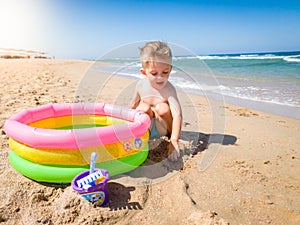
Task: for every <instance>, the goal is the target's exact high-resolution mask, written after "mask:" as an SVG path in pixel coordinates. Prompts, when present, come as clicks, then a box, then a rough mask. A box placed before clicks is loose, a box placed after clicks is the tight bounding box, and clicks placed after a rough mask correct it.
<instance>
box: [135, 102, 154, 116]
mask: <svg viewBox="0 0 300 225" xmlns="http://www.w3.org/2000/svg"><path fill="white" fill-rule="evenodd" d="M136 109H137V110H141V111H143V112H144V113H147V114H148V116H149V117H150V119H153V118H154V117H155V116H154V113H153V111H152V109H151V107H150V105H148V104H146V103H145V102H143V101H141V102H140V104H139V105H138V106H137V107H136Z"/></svg>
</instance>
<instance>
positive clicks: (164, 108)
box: [155, 103, 170, 116]
mask: <svg viewBox="0 0 300 225" xmlns="http://www.w3.org/2000/svg"><path fill="white" fill-rule="evenodd" d="M155 111H156V113H157V114H158V115H159V116H164V115H167V114H169V113H170V107H169V105H168V104H167V103H159V104H157V105H156V106H155Z"/></svg>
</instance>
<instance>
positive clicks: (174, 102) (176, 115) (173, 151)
mask: <svg viewBox="0 0 300 225" xmlns="http://www.w3.org/2000/svg"><path fill="white" fill-rule="evenodd" d="M169 105H170V110H171V114H172V118H173V121H172V133H171V140H170V141H171V143H170V147H169V152H170V156H169V159H170V160H172V161H176V160H177V159H178V157H179V156H180V152H179V146H178V141H179V138H180V132H181V123H182V116H181V115H182V113H181V107H180V104H179V101H178V99H177V97H174V96H171V97H169Z"/></svg>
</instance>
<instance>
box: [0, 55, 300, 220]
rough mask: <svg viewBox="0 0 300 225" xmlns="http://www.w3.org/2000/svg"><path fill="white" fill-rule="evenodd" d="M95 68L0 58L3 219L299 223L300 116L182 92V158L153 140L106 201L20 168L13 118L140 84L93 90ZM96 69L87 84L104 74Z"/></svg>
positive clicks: (124, 82) (114, 96)
mask: <svg viewBox="0 0 300 225" xmlns="http://www.w3.org/2000/svg"><path fill="white" fill-rule="evenodd" d="M92 64H93V62H89V61H75V60H49V59H0V76H1V83H0V99H1V110H0V116H1V123H0V126H1V127H0V128H1V151H0V157H1V161H0V162H1V163H0V165H1V166H0V168H1V169H0V181H1V185H0V187H1V192H0V198H1V201H0V223H1V224H26V225H27V224H299V223H300V152H299V147H298V146H299V145H300V139H299V133H300V132H299V131H300V130H299V129H300V121H299V120H296V119H292V118H287V117H282V116H277V115H272V114H268V113H264V112H260V111H255V110H252V109H247V108H243V107H239V106H233V105H229V104H224V103H220V102H215V101H212V100H208V99H206V98H204V97H199V96H193V95H186V94H184V93H181V94H179V96H180V100H181V104H182V108H183V113H184V114H183V115H184V117H183V129H182V134H181V139H180V147H181V158H180V159H179V160H178V162H176V163H171V162H169V161H168V160H166V159H165V157H166V154H167V153H166V148H167V145H168V142H166V141H165V140H163V139H156V140H151V141H150V152H149V156H148V159H147V161H146V162H145V163H144V165H143V166H141V167H140V168H139V169H137V170H135V171H133V172H131V173H129V174H125V175H123V176H118V177H113V178H112V179H111V180H110V182H109V184H108V188H109V203H108V205H107V206H106V207H94V206H93V205H92V204H91V203H89V202H87V201H85V200H84V199H82V198H81V197H80V196H79V195H78V194H77V193H76V192H74V191H73V190H72V188H71V187H70V185H62V184H61V185H59V184H45V183H38V182H35V181H32V180H30V179H28V178H26V177H24V176H22V175H21V174H19V173H18V172H16V171H15V170H14V169H13V168H12V167H11V166H10V164H9V162H8V158H7V156H8V152H9V148H8V144H7V136H6V135H5V132H4V130H3V124H4V121H5V120H6V119H8V118H9V117H11V116H12V115H13V114H15V113H18V112H19V111H20V110H22V109H26V108H33V107H36V106H40V105H44V104H48V103H66V102H76V101H85V100H90V101H106V102H108V103H112V104H120V105H122V104H123V105H128V102H129V101H130V99H131V96H130V94H128V93H130V91H132V87H133V85H134V81H132V80H128V79H125V78H119V77H110V79H109V82H106V83H105V85H103V86H101V85H99V86H101V90H100V91H99V90H98V93H97V96H96V97H95V96H93V93H94V92H95V90H93V89H92V88H88V85H89V84H88V83H89V82H82V80H84V77H86V76H87V74H88V73H89V71H90V70H89V68H90V66H91V65H92ZM93 73H95V74H96V75H97V76H96V77H97V78H95V80H92V81H91V82H90V84H95V82H97V81H98V82H99V81H100V80H102V81H103V80H104V79H105V78H107V76H106V75H105V74H102V75H101V74H99V73H96V72H95V71H94V72H92V73H91V74H93ZM102 83H103V82H102ZM83 84H84V85H83ZM99 86H98V88H99ZM80 88H83V89H82V90H81V89H80ZM84 88H86V89H84ZM79 89H80V90H81V91H79V92H78V90H79ZM84 90H85V91H84Z"/></svg>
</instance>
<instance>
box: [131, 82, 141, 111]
mask: <svg viewBox="0 0 300 225" xmlns="http://www.w3.org/2000/svg"><path fill="white" fill-rule="evenodd" d="M140 101H141V96H140V94H139V92H138V90H137V86H136V87H135V90H134V94H133V99H132V101H131V104H130V106H131V108H132V109H136V107H138V105H139V103H140Z"/></svg>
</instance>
